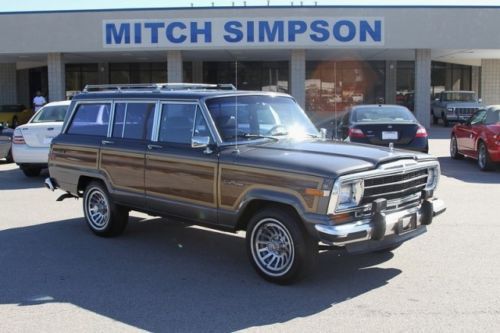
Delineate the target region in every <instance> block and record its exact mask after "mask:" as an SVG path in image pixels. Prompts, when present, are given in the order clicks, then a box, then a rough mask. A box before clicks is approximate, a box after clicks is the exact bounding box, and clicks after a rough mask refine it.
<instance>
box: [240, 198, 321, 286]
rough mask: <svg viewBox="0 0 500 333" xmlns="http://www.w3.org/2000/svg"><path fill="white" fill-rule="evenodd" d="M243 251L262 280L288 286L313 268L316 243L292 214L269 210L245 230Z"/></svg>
mask: <svg viewBox="0 0 500 333" xmlns="http://www.w3.org/2000/svg"><path fill="white" fill-rule="evenodd" d="M246 243H247V252H248V256H249V258H250V262H251V263H252V266H253V267H254V268H255V270H256V271H257V273H258V274H259V275H260V276H262V277H263V278H264V279H266V280H268V281H270V282H274V283H278V284H289V283H291V282H294V281H296V280H297V279H299V278H300V277H302V276H303V275H304V274H305V273H306V272H307V271H309V270H310V269H311V268H312V267H313V266H314V261H315V257H316V255H317V253H318V243H317V242H316V241H314V239H313V238H312V237H311V236H310V235H309V234H308V233H307V231H306V230H305V228H304V226H303V225H302V222H301V221H300V219H299V218H298V217H297V216H296V214H295V213H294V212H292V211H290V210H288V209H286V208H281V207H270V208H267V209H264V210H262V211H260V212H258V213H257V214H255V215H254V216H253V217H252V218H251V219H250V222H249V224H248V228H247V236H246Z"/></svg>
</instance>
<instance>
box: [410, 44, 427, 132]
mask: <svg viewBox="0 0 500 333" xmlns="http://www.w3.org/2000/svg"><path fill="white" fill-rule="evenodd" d="M430 103H431V50H430V49H416V50H415V110H414V112H415V117H417V119H418V121H419V122H420V123H421V124H422V125H423V126H425V127H426V128H429V127H430V125H431V121H430V112H431V111H430Z"/></svg>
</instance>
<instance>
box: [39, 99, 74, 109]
mask: <svg viewBox="0 0 500 333" xmlns="http://www.w3.org/2000/svg"><path fill="white" fill-rule="evenodd" d="M70 103H71V101H69V100H68V101H57V102H50V103H47V104H45V105H44V107H45V106H58V105H69V104H70Z"/></svg>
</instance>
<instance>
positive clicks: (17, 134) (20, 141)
mask: <svg viewBox="0 0 500 333" xmlns="http://www.w3.org/2000/svg"><path fill="white" fill-rule="evenodd" d="M70 103H71V101H61V102H52V103H48V104H46V105H45V106H44V107H43V108H41V109H40V110H38V111H37V113H35V115H34V116H33V117H32V118H31V119H30V120H29V121H28V123H26V124H24V125H22V126H18V127H17V128H16V129H15V131H14V136H13V138H12V156H13V158H14V162H16V164H17V165H19V167H20V168H21V170H22V171H23V172H24V174H25V175H26V176H27V177H36V176H38V175H39V174H40V171H41V170H42V169H43V168H46V167H47V162H48V159H49V149H50V143H51V141H52V139H53V138H54V137H55V136H57V135H58V134H59V133H60V132H61V129H62V125H63V121H64V117H65V116H66V112H67V111H68V107H69V104H70Z"/></svg>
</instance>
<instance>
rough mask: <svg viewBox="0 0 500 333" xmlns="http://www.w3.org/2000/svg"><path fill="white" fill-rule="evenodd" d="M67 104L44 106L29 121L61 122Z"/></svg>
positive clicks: (66, 109)
mask: <svg viewBox="0 0 500 333" xmlns="http://www.w3.org/2000/svg"><path fill="white" fill-rule="evenodd" d="M68 106H69V105H57V106H46V107H44V108H42V109H40V111H38V112H37V114H36V115H35V117H33V120H32V121H31V123H47V122H62V121H64V117H65V116H66V111H68Z"/></svg>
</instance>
